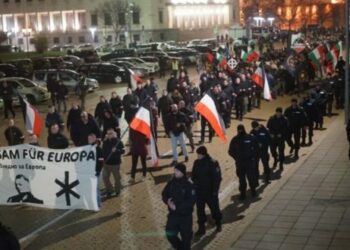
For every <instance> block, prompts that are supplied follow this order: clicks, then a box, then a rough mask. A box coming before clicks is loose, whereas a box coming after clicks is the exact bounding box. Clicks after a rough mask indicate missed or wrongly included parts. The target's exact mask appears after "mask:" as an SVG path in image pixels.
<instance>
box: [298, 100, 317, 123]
mask: <svg viewBox="0 0 350 250" xmlns="http://www.w3.org/2000/svg"><path fill="white" fill-rule="evenodd" d="M301 106H302V107H303V109H304V110H305V113H306V116H307V121H308V122H316V121H317V120H318V117H319V110H318V109H317V107H316V105H315V103H314V102H313V101H312V100H310V99H306V100H305V101H303V102H302V103H301Z"/></svg>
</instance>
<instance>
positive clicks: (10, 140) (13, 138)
mask: <svg viewBox="0 0 350 250" xmlns="http://www.w3.org/2000/svg"><path fill="white" fill-rule="evenodd" d="M4 134H5V138H6V140H7V144H8V145H9V146H14V145H18V144H22V143H23V141H24V135H23V133H22V131H21V130H20V129H19V128H18V127H16V126H15V121H14V120H13V119H10V120H9V123H8V127H7V129H6V130H5V132H4Z"/></svg>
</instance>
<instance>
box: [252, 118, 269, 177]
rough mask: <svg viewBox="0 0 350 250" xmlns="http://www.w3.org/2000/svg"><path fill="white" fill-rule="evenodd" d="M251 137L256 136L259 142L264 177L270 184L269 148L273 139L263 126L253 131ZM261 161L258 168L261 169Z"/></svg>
mask: <svg viewBox="0 0 350 250" xmlns="http://www.w3.org/2000/svg"><path fill="white" fill-rule="evenodd" d="M250 134H251V135H253V136H255V138H256V139H257V141H258V146H259V159H260V160H261V162H262V164H263V166H264V176H265V181H266V182H268V181H269V180H270V166H269V159H270V155H269V146H270V143H271V137H270V133H269V131H268V130H267V129H266V128H265V127H264V126H263V125H261V124H260V125H259V127H258V129H257V130H255V129H252V131H251V132H250ZM259 159H258V160H257V165H258V166H257V167H258V168H259Z"/></svg>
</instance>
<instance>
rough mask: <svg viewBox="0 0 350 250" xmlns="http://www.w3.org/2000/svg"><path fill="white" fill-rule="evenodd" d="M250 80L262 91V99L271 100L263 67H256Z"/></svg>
mask: <svg viewBox="0 0 350 250" xmlns="http://www.w3.org/2000/svg"><path fill="white" fill-rule="evenodd" d="M252 80H253V81H254V82H255V83H256V85H258V86H259V87H261V88H262V89H263V90H264V99H265V100H271V99H272V98H271V91H270V85H269V81H268V80H267V77H266V73H265V70H264V69H263V67H258V68H257V69H256V70H255V73H254V74H253V75H252Z"/></svg>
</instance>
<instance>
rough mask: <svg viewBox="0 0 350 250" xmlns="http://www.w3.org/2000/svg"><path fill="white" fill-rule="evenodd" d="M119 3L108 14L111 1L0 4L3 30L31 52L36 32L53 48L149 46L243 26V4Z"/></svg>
mask: <svg viewBox="0 0 350 250" xmlns="http://www.w3.org/2000/svg"><path fill="white" fill-rule="evenodd" d="M118 1H119V2H123V3H124V5H123V7H120V9H118V8H119V7H118V6H115V5H112V7H110V11H109V13H108V10H107V11H106V10H105V9H106V8H104V7H103V6H105V4H106V3H108V2H111V0H0V30H2V31H4V32H6V33H7V35H8V38H9V39H8V40H9V42H10V43H11V44H13V45H17V46H20V47H22V49H24V50H26V48H29V49H30V50H32V49H33V46H32V42H31V41H32V38H33V37H34V36H35V35H36V34H37V33H43V34H45V35H46V36H47V37H48V40H49V44H50V46H52V45H55V44H57V45H58V44H60V45H63V44H77V43H94V44H99V43H104V42H119V41H125V42H138V43H145V42H149V41H167V40H184V39H193V38H211V37H215V35H217V34H218V33H220V32H221V31H222V30H224V29H225V28H228V27H229V26H231V25H233V24H237V23H239V1H238V0H134V1H131V0H116V2H118ZM112 2H113V1H112ZM116 15H118V16H116ZM26 43H28V44H26ZM27 45H29V46H27Z"/></svg>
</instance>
